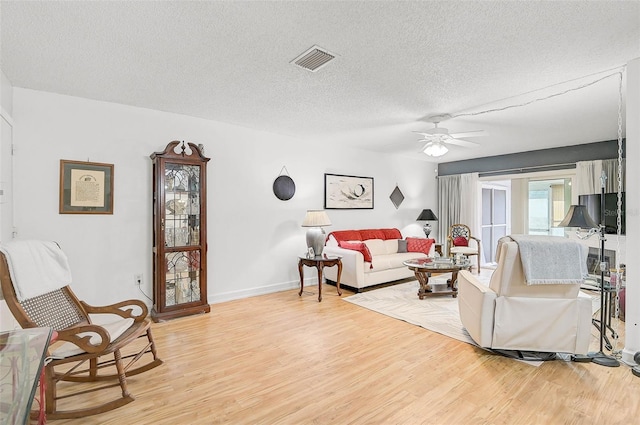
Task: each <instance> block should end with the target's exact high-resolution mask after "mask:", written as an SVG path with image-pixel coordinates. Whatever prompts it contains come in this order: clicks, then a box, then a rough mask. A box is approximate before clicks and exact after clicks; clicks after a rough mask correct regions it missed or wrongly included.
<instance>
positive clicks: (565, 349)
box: [458, 236, 592, 354]
mask: <svg viewBox="0 0 640 425" xmlns="http://www.w3.org/2000/svg"><path fill="white" fill-rule="evenodd" d="M559 239H560V240H559ZM555 241H556V242H555V243H566V242H568V240H567V239H563V238H556V240H555ZM575 243H577V242H575ZM579 250H581V248H580V249H579ZM585 250H586V248H585ZM572 252H573V253H572V254H571V253H569V252H567V253H566V255H567V256H569V255H571V258H564V259H563V261H567V262H572V261H575V262H580V261H583V260H584V261H585V262H586V260H585V259H586V253H585V254H584V258H583V256H582V255H576V254H575V252H576V251H575V250H572ZM563 255H565V254H563ZM577 264H579V263H577ZM458 302H459V308H460V319H461V321H462V324H463V325H464V327H465V328H466V329H467V331H468V332H469V335H470V336H471V338H472V339H473V340H474V341H475V342H476V343H477V344H478V345H479V346H480V347H483V348H489V349H492V350H517V351H533V352H548V353H572V354H586V353H587V352H588V349H589V343H590V340H591V318H592V302H591V298H590V297H589V296H587V295H584V294H582V293H581V292H580V285H579V284H575V283H573V284H549V283H546V284H535V285H531V284H527V282H526V279H525V272H524V269H523V265H522V261H521V258H520V251H519V247H518V243H516V242H515V241H514V240H512V239H511V238H510V237H509V236H506V237H504V238H502V239H500V241H499V242H498V267H497V268H496V270H495V271H494V272H493V275H492V276H491V281H490V284H489V286H486V284H482V283H480V282H479V281H478V279H477V277H476V276H474V275H473V274H471V273H470V272H468V271H461V272H460V273H458Z"/></svg>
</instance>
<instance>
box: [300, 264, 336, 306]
mask: <svg viewBox="0 0 640 425" xmlns="http://www.w3.org/2000/svg"><path fill="white" fill-rule="evenodd" d="M341 258H342V257H338V256H329V255H326V254H325V255H319V256H315V257H313V258H307V257H305V256H299V257H298V273H300V292H298V296H302V289H303V288H304V270H303V268H304V266H307V267H315V268H316V269H318V302H320V301H322V269H323V268H325V267H333V266H338V277H337V279H336V288H337V289H338V295H342V290H341V289H340V275H341V274H342V260H340V259H341Z"/></svg>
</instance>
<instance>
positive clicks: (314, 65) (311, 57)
mask: <svg viewBox="0 0 640 425" xmlns="http://www.w3.org/2000/svg"><path fill="white" fill-rule="evenodd" d="M333 58H335V55H333V54H331V53H329V52H327V51H326V50H324V49H322V48H321V47H318V46H313V47H312V48H310V49H309V50H307V51H306V52H304V53H303V54H301V55H300V56H298V57H297V58H295V59H294V60H292V61H291V63H293V64H295V65H298V66H299V67H300V68H304V69H306V70H309V71H311V72H316V71H317V70H319V69H320V68H322V67H323V66H325V65H326V64H327V63H328V62H329V61H330V60H332V59H333Z"/></svg>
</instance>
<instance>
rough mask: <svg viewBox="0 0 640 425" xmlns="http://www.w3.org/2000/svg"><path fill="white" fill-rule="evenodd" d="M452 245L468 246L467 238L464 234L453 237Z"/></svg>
mask: <svg viewBox="0 0 640 425" xmlns="http://www.w3.org/2000/svg"><path fill="white" fill-rule="evenodd" d="M453 246H469V239H467V238H465V237H464V236H458V237H457V238H453Z"/></svg>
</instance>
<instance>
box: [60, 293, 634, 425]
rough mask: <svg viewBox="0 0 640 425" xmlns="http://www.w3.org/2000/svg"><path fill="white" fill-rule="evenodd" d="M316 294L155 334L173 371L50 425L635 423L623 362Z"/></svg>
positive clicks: (216, 309) (223, 310) (272, 298)
mask: <svg viewBox="0 0 640 425" xmlns="http://www.w3.org/2000/svg"><path fill="white" fill-rule="evenodd" d="M311 291H317V287H311V288H309V291H308V292H307V291H306V292H305V293H303V295H302V297H299V296H298V294H297V290H290V291H284V292H279V293H274V294H269V295H264V296H258V297H253V298H248V299H243V300H238V301H232V302H227V303H222V304H214V305H212V308H211V313H209V314H206V315H200V316H192V317H186V318H180V319H175V320H172V321H169V322H164V323H158V324H154V325H153V332H154V336H155V339H156V342H157V345H158V350H159V354H160V357H161V358H162V359H163V360H164V361H165V364H163V365H162V366H160V367H158V368H156V369H154V370H152V371H150V372H147V373H146V374H143V375H139V376H134V377H131V378H129V390H130V391H131V393H132V394H133V395H134V396H135V397H136V401H134V402H133V403H130V404H128V405H126V406H124V407H122V408H120V409H116V410H114V411H111V412H107V413H104V414H101V415H97V416H92V417H87V418H82V419H75V420H56V421H50V423H51V424H56V425H62V424H69V425H72V424H73V425H76V424H77V425H80V424H82V425H91V424H105V425H106V424H118V425H121V424H172V425H173V424H447V425H451V424H545V425H546V424H606V425H609V424H631V423H638V422H637V421H638V420H640V419H638V418H640V378H637V377H635V376H633V375H632V373H631V371H630V368H629V367H628V366H626V365H622V366H621V367H619V368H607V367H603V366H598V365H595V364H582V363H571V362H564V361H551V362H546V363H544V364H542V365H541V366H539V367H534V366H531V365H528V364H525V363H522V362H518V361H515V360H511V359H508V358H504V357H501V356H498V355H495V354H492V353H489V352H487V351H484V350H481V349H479V348H476V347H474V346H472V345H469V344H465V343H462V342H460V341H457V340H454V339H451V338H448V337H445V336H442V335H440V334H437V333H433V332H430V331H427V330H425V329H422V328H420V327H417V326H413V325H410V324H408V323H405V322H402V321H400V320H396V319H392V318H389V317H386V316H383V315H381V314H378V313H375V312H372V311H369V310H366V309H364V308H361V307H358V306H355V305H353V304H351V303H348V302H344V301H342V300H341V299H340V298H339V297H338V296H337V294H336V290H335V287H332V286H327V285H325V286H324V287H323V300H322V302H321V303H318V301H317V294H314V293H312V292H311ZM350 294H351V293H350V292H349V291H344V293H343V297H345V296H348V295H350ZM622 325H624V324H622ZM623 327H624V326H620V328H621V329H622V328H623ZM594 335H595V330H594ZM619 345H622V340H621V341H620V343H619ZM596 346H597V340H596V338H595V337H594V347H596ZM87 397H91V396H87Z"/></svg>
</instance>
